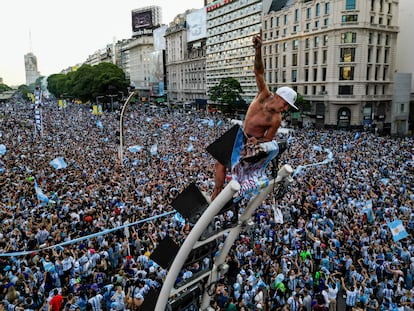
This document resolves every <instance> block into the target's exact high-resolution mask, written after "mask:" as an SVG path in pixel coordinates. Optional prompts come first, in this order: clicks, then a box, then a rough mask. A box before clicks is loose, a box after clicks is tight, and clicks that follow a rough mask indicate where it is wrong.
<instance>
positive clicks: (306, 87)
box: [303, 85, 308, 95]
mask: <svg viewBox="0 0 414 311" xmlns="http://www.w3.org/2000/svg"><path fill="white" fill-rule="evenodd" d="M303 94H305V95H307V94H308V86H307V85H305V87H304V88H303Z"/></svg>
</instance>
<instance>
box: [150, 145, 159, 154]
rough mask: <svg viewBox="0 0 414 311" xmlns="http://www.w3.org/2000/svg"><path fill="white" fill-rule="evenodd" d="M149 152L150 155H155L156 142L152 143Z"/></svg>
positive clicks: (156, 151) (156, 150)
mask: <svg viewBox="0 0 414 311" xmlns="http://www.w3.org/2000/svg"><path fill="white" fill-rule="evenodd" d="M150 152H151V155H156V154H157V153H158V146H157V144H154V145H152V146H151V149H150Z"/></svg>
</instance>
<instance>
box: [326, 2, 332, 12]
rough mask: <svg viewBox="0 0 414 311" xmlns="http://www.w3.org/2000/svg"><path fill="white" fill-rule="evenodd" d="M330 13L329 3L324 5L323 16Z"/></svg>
mask: <svg viewBox="0 0 414 311" xmlns="http://www.w3.org/2000/svg"><path fill="white" fill-rule="evenodd" d="M330 12H331V5H330V4H329V2H326V3H325V14H329V13H330Z"/></svg>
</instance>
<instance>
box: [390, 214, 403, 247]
mask: <svg viewBox="0 0 414 311" xmlns="http://www.w3.org/2000/svg"><path fill="white" fill-rule="evenodd" d="M388 227H389V228H390V230H391V233H392V238H393V240H394V242H397V241H399V240H402V239H405V238H406V237H408V232H407V230H405V228H404V226H403V223H402V221H401V220H399V219H397V220H394V221H392V222H389V223H388Z"/></svg>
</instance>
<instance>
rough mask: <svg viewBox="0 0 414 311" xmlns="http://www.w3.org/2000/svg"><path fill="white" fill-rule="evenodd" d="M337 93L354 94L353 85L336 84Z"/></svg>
mask: <svg viewBox="0 0 414 311" xmlns="http://www.w3.org/2000/svg"><path fill="white" fill-rule="evenodd" d="M338 94H339V95H353V94H354V86H353V85H339V86H338Z"/></svg>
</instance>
